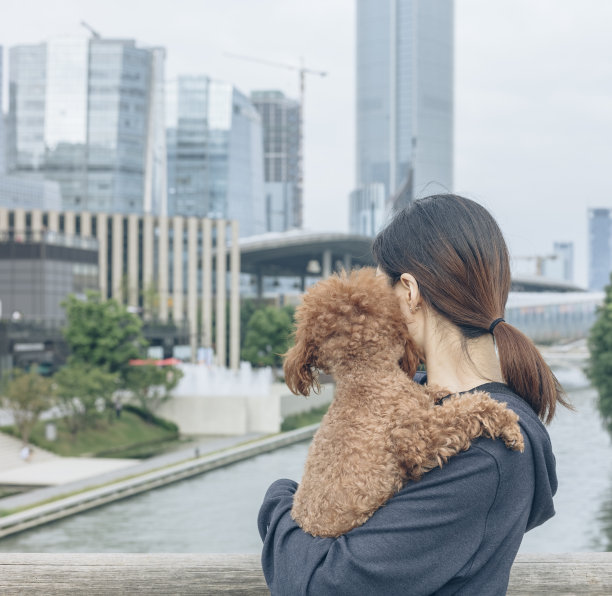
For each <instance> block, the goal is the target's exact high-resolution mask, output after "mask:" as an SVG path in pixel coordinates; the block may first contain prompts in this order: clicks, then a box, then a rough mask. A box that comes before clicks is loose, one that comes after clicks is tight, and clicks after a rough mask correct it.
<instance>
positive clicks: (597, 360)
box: [587, 279, 612, 432]
mask: <svg viewBox="0 0 612 596" xmlns="http://www.w3.org/2000/svg"><path fill="white" fill-rule="evenodd" d="M605 292H606V296H605V298H604V303H603V305H602V306H601V307H600V308H599V309H598V312H597V318H596V320H595V323H594V324H593V326H592V327H591V330H590V332H589V338H588V345H589V351H590V358H589V364H588V367H587V375H588V377H589V379H590V381H591V383H592V384H593V386H594V387H595V388H596V389H597V391H598V393H599V399H598V406H599V411H600V412H601V415H602V417H603V419H604V421H605V422H606V424H607V425H608V429H609V430H610V432H612V279H611V283H610V284H609V285H608V286H606V289H605Z"/></svg>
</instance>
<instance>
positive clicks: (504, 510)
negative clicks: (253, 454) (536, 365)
mask: <svg viewBox="0 0 612 596" xmlns="http://www.w3.org/2000/svg"><path fill="white" fill-rule="evenodd" d="M417 380H418V381H420V382H424V381H425V378H424V377H422V376H420V378H418V379H417ZM474 390H482V391H487V392H489V393H490V394H491V396H492V397H493V398H494V399H497V400H498V401H501V402H505V403H507V404H508V407H509V408H511V409H512V410H514V411H515V412H516V413H517V414H518V415H519V418H520V420H519V424H520V426H521V431H522V433H523V437H524V440H525V451H524V452H523V453H519V452H516V451H511V450H510V449H507V448H506V447H505V445H504V444H503V442H502V441H500V440H492V439H487V438H480V439H477V440H476V441H474V442H473V444H472V446H471V447H470V448H469V449H468V450H467V451H464V452H462V453H460V454H458V455H456V456H454V457H453V458H451V459H450V460H449V461H448V463H447V464H446V465H444V467H442V468H435V469H434V470H431V471H430V472H428V473H427V474H425V476H424V477H423V478H422V479H421V480H420V481H419V482H409V483H408V484H406V486H405V487H404V488H403V489H402V490H401V491H400V492H398V493H397V494H396V495H395V496H394V497H393V498H391V499H390V500H389V501H388V502H387V504H386V505H385V506H383V507H381V508H380V509H379V510H378V511H376V512H375V513H374V515H373V516H372V517H371V518H370V519H369V520H368V521H367V522H366V523H365V524H363V525H362V526H360V527H358V528H355V529H353V530H351V531H350V532H348V533H347V534H345V535H343V536H340V537H339V538H317V537H313V536H311V535H310V534H307V533H305V532H304V531H302V530H301V529H300V527H299V526H298V525H297V524H296V523H295V522H294V521H293V520H292V519H291V506H292V504H293V495H294V493H295V491H296V489H297V484H296V483H295V482H294V481H292V480H285V479H284V480H277V481H276V482H274V483H273V484H272V485H271V486H270V488H269V489H268V491H267V493H266V496H265V498H264V502H263V504H262V506H261V509H260V512H259V517H258V526H259V533H260V535H261V538H262V540H263V552H262V565H263V571H264V575H265V578H266V581H267V583H268V586H269V587H270V590H271V592H272V594H273V595H290V596H298V595H300V594H316V595H317V596H326V595H330V596H331V595H333V596H336V595H338V596H340V595H344V594H346V595H355V596H365V595H369V594H372V595H374V594H375V595H377V596H379V595H395V594H408V595H413V596H419V595H428V594H436V595H448V594H457V595H470V596H473V595H476V594H477V595H479V596H499V595H503V594H505V593H506V589H507V585H508V578H509V574H510V568H511V566H512V563H513V561H514V558H515V556H516V553H517V551H518V549H519V546H520V544H521V540H522V538H523V534H524V533H525V532H526V531H529V530H531V529H532V528H535V527H536V526H539V525H540V524H542V523H544V522H545V521H546V520H547V519H549V518H551V517H552V516H553V515H554V508H553V500H552V497H553V495H554V494H555V492H556V490H557V478H556V474H555V458H554V456H553V453H552V449H551V444H550V438H549V436H548V433H547V432H546V429H545V428H544V426H543V424H542V423H541V422H540V420H539V419H538V417H537V415H536V414H535V412H534V411H533V410H532V409H531V407H530V406H529V404H528V403H527V402H525V400H523V399H522V398H520V397H518V396H517V395H516V394H514V393H513V392H512V391H511V390H510V389H509V388H508V387H507V386H506V385H503V384H501V383H487V384H485V385H481V386H480V387H477V388H475V389H474ZM474 390H473V391H474Z"/></svg>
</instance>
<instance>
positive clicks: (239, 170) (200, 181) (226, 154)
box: [166, 75, 265, 236]
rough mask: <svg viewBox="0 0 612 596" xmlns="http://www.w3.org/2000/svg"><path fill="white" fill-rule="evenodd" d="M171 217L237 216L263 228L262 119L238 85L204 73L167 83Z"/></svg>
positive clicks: (244, 228)
mask: <svg viewBox="0 0 612 596" xmlns="http://www.w3.org/2000/svg"><path fill="white" fill-rule="evenodd" d="M167 97H168V110H167V119H166V126H167V128H166V134H167V148H168V211H169V215H183V216H189V215H195V216H198V217H212V218H215V219H236V220H238V221H239V223H240V235H241V236H252V235H255V234H261V233H263V232H265V213H264V190H263V179H264V178H263V163H264V160H263V141H262V127H261V118H260V116H259V113H258V112H257V109H256V108H255V106H254V105H253V103H252V102H251V101H250V100H249V98H248V97H246V96H245V95H244V94H243V93H241V92H240V91H238V90H237V89H236V88H235V87H233V86H232V85H230V84H228V83H224V82H222V81H216V80H214V79H211V78H209V77H207V76H204V75H195V76H180V77H179V78H178V79H177V80H176V81H173V82H171V83H170V84H168V86H167Z"/></svg>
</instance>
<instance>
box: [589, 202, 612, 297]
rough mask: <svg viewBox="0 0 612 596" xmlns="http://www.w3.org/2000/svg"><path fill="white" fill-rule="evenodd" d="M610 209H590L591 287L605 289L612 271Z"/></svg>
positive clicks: (611, 220)
mask: <svg viewBox="0 0 612 596" xmlns="http://www.w3.org/2000/svg"><path fill="white" fill-rule="evenodd" d="M610 212H611V210H610V209H589V212H588V213H589V289H590V290H595V291H599V290H603V289H604V288H605V286H607V285H608V284H609V283H610V272H611V271H612V238H611V236H612V219H611V217H610Z"/></svg>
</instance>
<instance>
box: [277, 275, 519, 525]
mask: <svg viewBox="0 0 612 596" xmlns="http://www.w3.org/2000/svg"><path fill="white" fill-rule="evenodd" d="M296 320H297V329H296V333H295V345H294V346H293V347H292V348H291V349H290V350H289V351H288V352H287V354H286V356H285V362H284V370H285V380H286V383H287V386H288V387H289V389H291V391H292V392H293V393H296V394H302V395H309V393H310V390H311V389H313V388H315V389H316V388H317V387H318V379H317V370H320V371H323V372H325V373H328V374H332V375H333V376H334V378H335V381H336V393H335V397H334V400H333V402H332V404H331V405H330V407H329V410H328V412H327V414H326V415H325V417H324V418H323V421H322V422H321V426H320V428H319V430H318V431H317V433H316V434H315V436H314V438H313V441H312V443H311V445H310V449H309V452H308V458H307V461H306V466H305V469H304V476H303V478H302V482H301V484H300V486H299V488H298V490H297V492H296V494H295V498H294V503H293V509H292V512H291V513H292V517H293V519H295V521H296V522H297V523H298V524H299V525H300V527H302V529H304V530H305V531H306V532H309V533H310V534H312V535H314V536H326V537H330V536H331V537H335V536H339V535H341V534H344V533H345V532H347V531H349V530H351V529H352V528H355V527H357V526H359V525H361V524H363V523H364V522H365V521H366V520H367V519H368V518H369V517H370V516H371V515H372V514H373V513H374V512H375V511H376V510H377V509H378V508H379V507H381V506H382V505H383V504H384V503H385V502H386V501H387V500H388V499H389V498H390V497H392V496H393V495H394V494H395V493H396V492H397V491H398V490H400V488H401V487H402V486H403V485H404V484H405V483H406V482H407V481H409V480H418V479H419V478H420V477H421V476H422V475H423V474H424V473H425V472H427V471H428V470H431V469H432V468H435V467H437V466H441V465H442V464H443V463H445V462H446V461H447V460H448V458H449V457H451V456H453V455H455V454H457V453H459V452H460V451H463V450H466V449H468V447H469V446H470V444H471V442H472V441H473V440H474V439H475V438H477V437H480V436H486V437H491V438H498V437H499V438H501V439H503V441H504V442H505V444H506V445H507V446H508V447H509V448H512V449H516V450H520V451H522V450H523V437H522V435H521V432H520V430H519V426H518V416H517V415H516V414H515V413H514V412H512V411H511V410H509V409H507V408H506V407H505V404H501V403H499V402H497V401H495V400H493V399H492V398H491V397H490V396H489V395H488V394H486V393H484V392H477V393H468V394H463V395H456V396H452V397H451V398H449V399H447V400H445V401H444V402H443V403H442V404H441V405H436V403H435V402H436V400H437V399H439V398H440V397H442V396H443V395H446V394H447V393H448V392H445V391H441V390H439V389H438V390H436V389H435V388H430V387H427V386H422V385H419V384H417V383H415V382H414V381H413V380H412V377H413V376H414V374H415V372H416V367H417V365H418V357H417V355H416V351H415V346H414V344H413V343H412V340H411V339H410V336H409V335H408V331H407V328H406V323H405V320H404V317H403V315H402V312H401V310H400V305H399V300H398V298H397V297H396V295H395V293H394V292H393V290H392V288H391V287H390V286H389V283H388V281H387V279H386V278H385V276H377V275H376V274H375V271H374V270H373V269H369V268H366V269H361V270H358V271H354V272H353V273H351V274H350V275H347V274H344V273H343V274H340V275H334V276H332V277H331V278H329V279H327V280H325V281H322V282H319V283H318V284H316V285H315V286H313V287H312V288H310V289H309V290H308V292H307V293H306V294H305V296H304V300H303V302H302V304H301V305H300V306H299V307H298V309H297V311H296Z"/></svg>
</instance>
